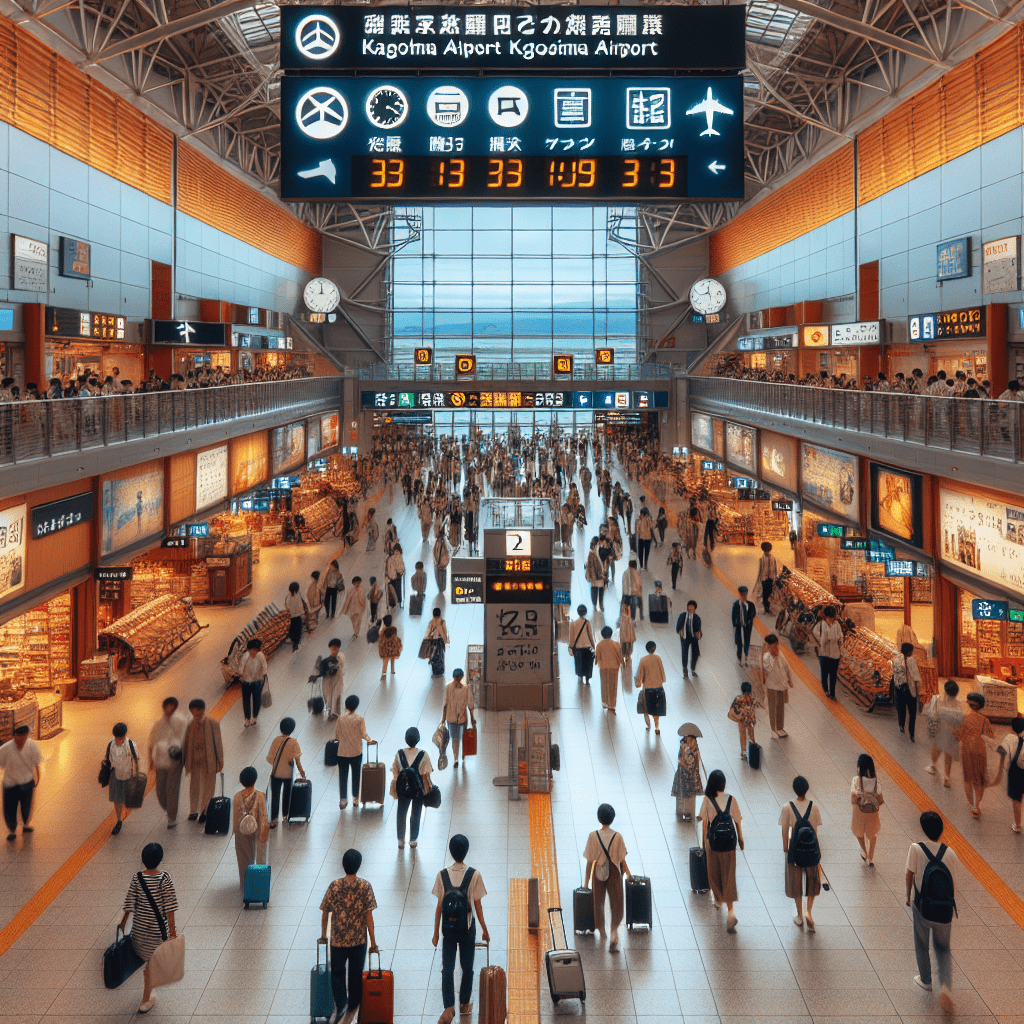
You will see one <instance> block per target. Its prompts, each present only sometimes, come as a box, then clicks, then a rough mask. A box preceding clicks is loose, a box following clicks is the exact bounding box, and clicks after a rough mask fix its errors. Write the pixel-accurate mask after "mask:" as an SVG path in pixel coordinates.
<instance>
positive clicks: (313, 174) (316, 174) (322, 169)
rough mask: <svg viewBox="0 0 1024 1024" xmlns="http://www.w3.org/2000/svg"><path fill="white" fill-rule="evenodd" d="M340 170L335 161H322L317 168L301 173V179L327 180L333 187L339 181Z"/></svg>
mask: <svg viewBox="0 0 1024 1024" xmlns="http://www.w3.org/2000/svg"><path fill="white" fill-rule="evenodd" d="M337 175H338V170H337V168H336V167H335V166H334V161H333V160H321V161H320V163H318V164H317V165H316V167H311V168H310V169H309V170H308V171H299V177H300V178H326V179H327V180H328V181H329V182H330V183H331V184H332V185H333V184H335V182H336V180H337Z"/></svg>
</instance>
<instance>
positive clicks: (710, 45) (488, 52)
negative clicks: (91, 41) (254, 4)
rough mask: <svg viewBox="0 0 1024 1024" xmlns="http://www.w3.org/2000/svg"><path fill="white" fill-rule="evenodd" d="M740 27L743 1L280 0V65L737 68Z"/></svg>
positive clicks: (740, 64)
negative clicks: (494, 1)
mask: <svg viewBox="0 0 1024 1024" xmlns="http://www.w3.org/2000/svg"><path fill="white" fill-rule="evenodd" d="M744 29H745V22H744V11H743V8H742V7H740V8H739V9H736V8H733V7H728V6H722V7H717V6H716V7H682V6H680V7H657V8H650V7H616V8H615V9H614V10H609V9H608V8H607V7H567V6H560V5H551V6H547V5H545V6H544V7H543V8H539V7H538V8H532V7H508V6H499V5H495V6H490V5H489V6H488V7H487V9H486V10H484V9H483V8H464V7H453V6H449V7H445V6H441V5H429V4H424V5H422V6H417V7H416V8H415V9H410V8H409V7H397V6H396V7H386V8H381V9H372V8H371V9H367V7H366V6H365V5H345V4H332V5H329V6H315V7H306V6H287V5H283V6H282V7H281V67H282V68H283V69H284V70H286V71H297V70H310V69H320V70H323V69H342V68H344V69H352V70H360V71H362V70H373V71H388V70H393V69H395V68H415V69H417V70H421V71H422V70H430V71H453V70H457V71H460V72H461V71H463V70H465V69H467V68H473V67H474V65H476V66H483V67H486V68H488V69H494V70H495V71H508V70H517V69H518V70H522V71H535V70H537V69H538V68H539V69H548V68H566V69H573V70H577V71H600V70H606V69H612V68H621V69H624V70H627V71H632V70H637V71H655V70H671V71H699V70H707V71H712V70H713V71H725V70H733V71H739V70H741V69H742V68H744V67H745V66H746V46H745V39H744ZM698 39H699V40H700V44H699V45H688V46H681V45H677V41H678V40H698ZM669 40H671V41H672V43H671V44H670V43H669Z"/></svg>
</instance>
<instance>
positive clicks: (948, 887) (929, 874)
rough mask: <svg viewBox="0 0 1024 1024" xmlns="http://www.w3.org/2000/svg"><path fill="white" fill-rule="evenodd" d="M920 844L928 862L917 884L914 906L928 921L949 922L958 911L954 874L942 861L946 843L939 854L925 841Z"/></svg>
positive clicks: (942, 845) (941, 846) (940, 847)
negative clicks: (919, 882)
mask: <svg viewBox="0 0 1024 1024" xmlns="http://www.w3.org/2000/svg"><path fill="white" fill-rule="evenodd" d="M918 845H919V846H920V847H921V849H922V850H924V855H925V856H926V857H927V858H928V863H927V864H926V865H925V866H924V871H923V872H922V874H921V884H920V885H919V886H917V895H916V896H915V897H914V906H916V907H917V909H918V910H919V911H920V913H921V916H922V917H923V918H924V919H925V920H926V921H934V922H935V923H936V924H949V922H950V921H952V920H953V915H954V914H956V912H957V911H956V900H955V899H954V898H953V875H952V873H951V872H950V870H949V868H948V867H947V866H946V865H945V864H944V863H943V861H942V855H943V854H944V853H945V852H946V844H945V843H942V844H941V845H940V846H939V852H938V853H937V854H933V853H932V851H931V850H929V849H928V847H927V846H926V845H925V844H924V843H919V844H918ZM957 916H958V917H959V914H957Z"/></svg>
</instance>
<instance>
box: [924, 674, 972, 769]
mask: <svg viewBox="0 0 1024 1024" xmlns="http://www.w3.org/2000/svg"><path fill="white" fill-rule="evenodd" d="M942 690H943V692H942V695H941V696H940V695H939V694H935V696H934V697H932V699H931V700H930V701H929V702H928V710H927V714H928V735H929V736H930V737H931V738H932V763H931V764H930V765H927V766H926V767H925V771H926V772H928V774H929V775H938V769H937V768H936V767H935V765H936V764H937V763H938V760H939V754H942V755H944V757H943V773H942V784H943V785H944V786H945V787H946V789H949V787H950V785H951V783H950V781H949V772H950V769H951V768H952V767H953V761H954V759H955V758H956V757H958V756H959V754H960V741H959V733H960V726H961V725H963V721H964V715H963V712H962V711H961V710H960V704H959V702H958V701H957V699H956V697H957V694H958V693H959V692H960V687H959V686H958V685H957V683H956V682H955V680H953V679H947V680H946V682H945V683H943V684H942Z"/></svg>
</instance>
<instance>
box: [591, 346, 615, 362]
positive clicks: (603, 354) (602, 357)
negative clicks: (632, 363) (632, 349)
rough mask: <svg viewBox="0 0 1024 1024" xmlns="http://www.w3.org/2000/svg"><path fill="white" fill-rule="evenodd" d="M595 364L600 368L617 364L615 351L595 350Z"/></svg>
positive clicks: (607, 349)
mask: <svg viewBox="0 0 1024 1024" xmlns="http://www.w3.org/2000/svg"><path fill="white" fill-rule="evenodd" d="M594 362H596V363H597V365H598V366H612V365H613V364H614V363H615V349H613V348H599V349H595V350H594Z"/></svg>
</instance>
